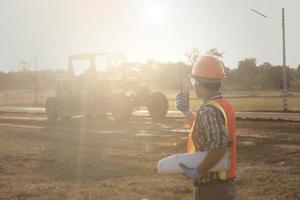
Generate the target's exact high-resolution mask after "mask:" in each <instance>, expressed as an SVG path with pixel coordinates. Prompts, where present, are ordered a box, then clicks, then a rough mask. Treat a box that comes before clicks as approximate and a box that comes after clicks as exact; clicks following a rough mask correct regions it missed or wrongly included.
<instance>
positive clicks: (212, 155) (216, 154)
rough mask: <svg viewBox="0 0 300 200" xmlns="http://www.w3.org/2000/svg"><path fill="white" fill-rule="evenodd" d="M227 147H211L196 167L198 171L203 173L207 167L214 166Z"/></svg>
mask: <svg viewBox="0 0 300 200" xmlns="http://www.w3.org/2000/svg"><path fill="white" fill-rule="evenodd" d="M226 149H227V147H220V148H216V149H211V150H210V151H209V152H208V153H207V155H206V157H205V159H204V160H203V162H202V163H201V164H200V165H199V166H198V167H197V170H198V172H199V173H201V174H203V173H205V172H207V171H208V170H209V169H211V168H212V167H214V166H215V165H216V164H217V163H218V162H219V160H220V159H221V158H222V157H223V155H224V154H225V152H226Z"/></svg>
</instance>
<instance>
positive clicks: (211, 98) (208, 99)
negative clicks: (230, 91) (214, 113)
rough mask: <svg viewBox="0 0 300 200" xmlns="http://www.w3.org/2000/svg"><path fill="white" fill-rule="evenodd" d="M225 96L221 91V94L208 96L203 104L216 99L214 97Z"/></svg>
mask: <svg viewBox="0 0 300 200" xmlns="http://www.w3.org/2000/svg"><path fill="white" fill-rule="evenodd" d="M221 98H223V96H222V94H221V93H219V94H216V95H213V96H211V97H208V98H206V99H204V100H203V102H202V104H206V103H207V102H209V101H211V100H214V99H221Z"/></svg>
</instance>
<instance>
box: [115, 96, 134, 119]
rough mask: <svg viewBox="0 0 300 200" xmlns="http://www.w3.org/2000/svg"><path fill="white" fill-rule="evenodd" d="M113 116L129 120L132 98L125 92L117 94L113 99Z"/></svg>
mask: <svg viewBox="0 0 300 200" xmlns="http://www.w3.org/2000/svg"><path fill="white" fill-rule="evenodd" d="M111 112H112V116H113V118H114V119H115V120H116V121H124V120H128V119H129V118H130V116H131V104H130V99H129V97H128V96H126V95H125V94H115V95H113V97H112V101H111Z"/></svg>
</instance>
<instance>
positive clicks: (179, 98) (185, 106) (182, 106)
mask: <svg viewBox="0 0 300 200" xmlns="http://www.w3.org/2000/svg"><path fill="white" fill-rule="evenodd" d="M176 109H177V110H179V111H181V112H182V113H183V114H184V115H185V116H187V115H188V114H189V113H190V112H191V111H190V94H189V91H182V92H179V93H177V94H176Z"/></svg>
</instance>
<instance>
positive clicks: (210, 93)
mask: <svg viewBox="0 0 300 200" xmlns="http://www.w3.org/2000/svg"><path fill="white" fill-rule="evenodd" d="M219 95H221V93H220V92H219V91H207V92H206V93H205V94H204V95H203V99H204V101H205V100H208V99H210V98H212V97H215V96H219Z"/></svg>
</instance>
